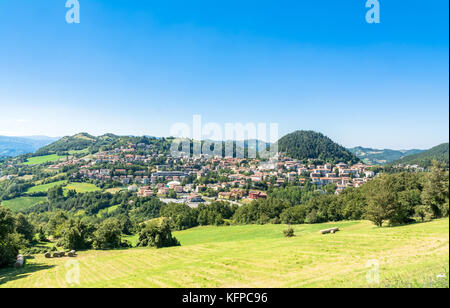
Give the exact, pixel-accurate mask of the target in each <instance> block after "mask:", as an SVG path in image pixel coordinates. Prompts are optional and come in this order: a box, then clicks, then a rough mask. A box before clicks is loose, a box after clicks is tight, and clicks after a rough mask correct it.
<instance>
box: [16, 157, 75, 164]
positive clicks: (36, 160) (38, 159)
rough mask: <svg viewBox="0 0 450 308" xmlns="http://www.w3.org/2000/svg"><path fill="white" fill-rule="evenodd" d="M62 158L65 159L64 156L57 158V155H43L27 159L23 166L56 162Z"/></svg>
mask: <svg viewBox="0 0 450 308" xmlns="http://www.w3.org/2000/svg"><path fill="white" fill-rule="evenodd" d="M62 158H66V156H59V155H57V154H51V155H45V156H36V157H31V158H29V159H28V160H27V161H26V162H25V163H24V165H41V164H45V163H48V162H56V161H58V160H60V159H62Z"/></svg>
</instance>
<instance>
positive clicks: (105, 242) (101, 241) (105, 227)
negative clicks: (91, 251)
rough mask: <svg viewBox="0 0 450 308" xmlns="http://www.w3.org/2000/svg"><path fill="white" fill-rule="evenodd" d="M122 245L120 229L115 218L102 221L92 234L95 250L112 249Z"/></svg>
mask: <svg viewBox="0 0 450 308" xmlns="http://www.w3.org/2000/svg"><path fill="white" fill-rule="evenodd" d="M121 245H122V228H121V225H120V222H119V221H118V220H117V219H115V218H109V219H106V220H104V221H103V222H102V223H101V224H100V226H99V227H98V229H97V231H95V232H94V243H93V246H94V248H95V249H114V248H120V247H121Z"/></svg>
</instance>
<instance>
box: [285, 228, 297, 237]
mask: <svg viewBox="0 0 450 308" xmlns="http://www.w3.org/2000/svg"><path fill="white" fill-rule="evenodd" d="M283 233H284V237H294V236H295V232H294V228H292V227H289V228H287V229H286V230H284V231H283Z"/></svg>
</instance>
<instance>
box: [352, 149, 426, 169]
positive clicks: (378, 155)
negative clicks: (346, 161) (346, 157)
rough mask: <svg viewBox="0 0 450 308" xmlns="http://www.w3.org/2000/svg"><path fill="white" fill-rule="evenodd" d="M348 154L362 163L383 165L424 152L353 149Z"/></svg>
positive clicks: (415, 150)
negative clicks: (350, 153)
mask: <svg viewBox="0 0 450 308" xmlns="http://www.w3.org/2000/svg"><path fill="white" fill-rule="evenodd" d="M348 150H349V151H350V152H352V153H353V154H355V155H356V156H357V157H358V158H359V159H361V160H362V161H363V162H364V163H366V164H370V165H384V164H387V163H390V162H392V161H395V160H398V159H401V158H403V157H405V156H408V155H413V154H418V153H421V152H424V151H423V150H417V149H413V150H390V149H383V150H379V149H372V148H363V147H355V148H351V149H348Z"/></svg>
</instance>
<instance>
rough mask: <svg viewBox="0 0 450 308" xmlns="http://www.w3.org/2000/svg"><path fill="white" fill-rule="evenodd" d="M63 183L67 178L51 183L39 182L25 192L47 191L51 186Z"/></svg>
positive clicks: (65, 182)
mask: <svg viewBox="0 0 450 308" xmlns="http://www.w3.org/2000/svg"><path fill="white" fill-rule="evenodd" d="M65 184H67V180H62V181H56V182H52V183H48V184H41V185H37V186H33V187H30V188H29V189H28V190H27V191H26V193H27V194H33V193H38V192H47V191H48V190H49V189H50V188H53V187H55V186H60V185H65Z"/></svg>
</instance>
